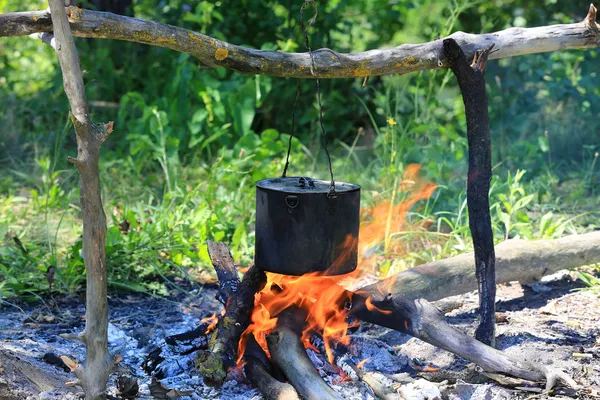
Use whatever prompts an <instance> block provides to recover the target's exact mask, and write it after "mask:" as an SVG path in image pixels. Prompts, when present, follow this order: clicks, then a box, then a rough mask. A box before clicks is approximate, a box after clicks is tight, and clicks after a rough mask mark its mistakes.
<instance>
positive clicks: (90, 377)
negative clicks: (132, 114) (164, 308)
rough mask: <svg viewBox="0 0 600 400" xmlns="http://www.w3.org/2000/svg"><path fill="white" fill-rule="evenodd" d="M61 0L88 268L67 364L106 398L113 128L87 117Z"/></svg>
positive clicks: (58, 32) (88, 392)
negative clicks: (107, 151) (105, 162)
mask: <svg viewBox="0 0 600 400" xmlns="http://www.w3.org/2000/svg"><path fill="white" fill-rule="evenodd" d="M63 4H64V3H63V0H50V10H51V15H52V25H53V31H54V36H55V40H56V46H55V49H56V53H57V55H58V59H59V61H60V66H61V70H62V75H63V85H64V88H65V93H66V94H67V97H68V99H69V103H70V105H71V110H72V113H71V114H70V117H71V120H72V121H73V125H74V126H75V133H76V135H77V158H69V161H70V162H72V163H73V164H74V165H75V166H76V167H77V169H78V170H79V184H80V197H81V214H82V219H83V259H84V263H85V269H86V286H87V287H86V324H85V329H84V331H83V332H82V333H81V334H79V335H77V338H78V339H80V340H82V341H83V342H84V343H85V344H86V361H85V366H84V365H82V364H77V363H73V362H71V363H70V364H71V365H70V366H71V368H72V370H73V372H74V373H75V375H76V376H77V378H78V379H79V384H80V385H81V386H82V387H83V390H84V392H85V396H86V399H87V400H99V399H105V398H106V394H105V390H106V383H107V381H108V377H109V375H110V374H111V373H112V372H113V371H115V370H116V368H117V367H116V365H115V363H114V361H113V359H112V358H111V356H110V354H109V352H108V302H107V283H106V251H105V245H106V216H105V215H104V210H103V208H102V199H101V191H100V175H99V173H98V159H99V155H100V146H101V145H102V143H103V142H104V141H105V140H106V139H107V137H108V135H109V134H110V133H111V132H112V128H113V125H112V122H110V123H108V124H106V125H95V124H93V123H92V122H91V120H90V116H89V109H88V104H87V98H86V95H85V88H84V86H83V77H82V74H81V67H80V65H79V57H78V55H77V49H76V47H75V43H74V41H73V37H72V35H71V28H70V25H69V21H68V19H67V15H66V13H65V8H64V6H63Z"/></svg>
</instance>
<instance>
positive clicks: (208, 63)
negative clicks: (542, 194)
mask: <svg viewBox="0 0 600 400" xmlns="http://www.w3.org/2000/svg"><path fill="white" fill-rule="evenodd" d="M67 14H68V15H69V21H70V23H71V29H72V31H73V34H74V35H75V36H79V37H87V38H101V39H116V40H126V41H131V42H136V43H143V44H148V45H152V46H159V47H166V48H169V49H172V50H175V51H179V52H183V53H188V54H191V55H192V56H194V57H196V58H197V59H198V60H199V61H200V63H201V64H202V66H205V67H224V68H227V69H230V70H233V71H237V72H241V73H249V74H262V75H271V76H280V77H295V78H313V76H312V74H311V71H310V57H309V55H308V54H307V53H284V52H279V51H265V50H256V49H250V48H246V47H242V46H236V45H233V44H230V43H227V42H224V41H222V40H218V39H215V38H212V37H210V36H206V35H203V34H201V33H197V32H194V31H191V30H188V29H183V28H178V27H175V26H172V25H166V24H161V23H158V22H154V21H147V20H143V19H138V18H130V17H125V16H121V15H115V14H111V13H107V12H99V11H91V10H83V9H81V8H77V7H68V8H67ZM51 31H52V22H51V19H50V14H49V13H48V12H47V11H35V12H18V13H7V14H1V15H0V36H22V35H29V34H33V33H38V32H51ZM449 38H452V39H454V40H456V42H457V43H458V44H459V46H460V47H461V48H462V49H463V51H464V52H465V54H466V56H467V57H469V58H471V57H473V55H474V54H475V52H476V51H477V50H482V49H485V48H489V47H490V46H491V45H494V48H496V49H498V50H497V51H496V52H494V53H492V54H490V57H489V58H490V59H499V58H506V57H514V56H520V55H525V54H533V53H543V52H550V51H556V50H565V49H575V48H579V49H585V48H593V47H597V46H599V45H600V25H598V24H597V23H596V8H595V7H594V6H593V5H590V11H589V13H588V15H587V17H586V18H585V19H584V20H583V21H582V22H579V23H572V24H560V25H551V26H542V27H537V28H509V29H505V30H503V31H499V32H495V33H488V34H479V35H476V34H468V33H464V32H456V33H453V34H452V35H450V36H449ZM442 42H443V40H442V39H438V40H434V41H432V42H428V43H422V44H403V45H400V46H397V47H394V48H389V49H379V50H369V51H363V52H359V53H347V54H342V53H337V52H335V51H333V50H330V49H319V50H315V51H314V52H313V55H314V61H315V65H316V66H317V68H316V72H317V74H318V76H319V77H322V78H352V77H364V76H373V75H385V74H405V73H408V72H414V71H421V70H427V69H438V68H443V67H447V66H448V64H447V61H446V58H445V56H444V51H443V47H442Z"/></svg>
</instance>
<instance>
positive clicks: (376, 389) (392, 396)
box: [346, 361, 399, 400]
mask: <svg viewBox="0 0 600 400" xmlns="http://www.w3.org/2000/svg"><path fill="white" fill-rule="evenodd" d="M346 365H348V367H350V368H352V370H353V371H354V373H355V374H356V375H357V376H358V378H359V379H360V380H361V381H363V382H364V383H365V384H366V385H367V386H369V387H370V388H371V389H372V390H373V393H375V396H377V397H378V398H379V399H381V400H398V399H399V396H398V393H397V392H396V391H395V390H394V389H393V387H392V386H391V385H386V384H385V383H384V382H382V380H381V379H378V377H377V376H376V375H374V374H373V373H371V372H365V371H363V370H362V369H361V368H359V367H358V366H357V365H356V364H354V363H351V362H348V361H346ZM388 379H389V378H388Z"/></svg>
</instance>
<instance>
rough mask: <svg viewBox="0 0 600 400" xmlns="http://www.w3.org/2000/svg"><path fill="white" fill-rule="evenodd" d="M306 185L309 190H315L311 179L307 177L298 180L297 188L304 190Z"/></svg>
mask: <svg viewBox="0 0 600 400" xmlns="http://www.w3.org/2000/svg"><path fill="white" fill-rule="evenodd" d="M307 184H308V187H309V188H311V189H314V188H315V182H314V181H313V180H312V179H310V178H309V177H304V176H301V177H300V179H298V186H299V187H301V188H305V187H306V185H307Z"/></svg>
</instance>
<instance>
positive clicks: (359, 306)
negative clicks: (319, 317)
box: [350, 292, 577, 389]
mask: <svg viewBox="0 0 600 400" xmlns="http://www.w3.org/2000/svg"><path fill="white" fill-rule="evenodd" d="M358 293H360V292H358ZM358 293H354V295H353V297H352V308H351V310H350V313H351V314H352V315H353V316H355V317H357V318H358V319H360V320H363V321H367V322H371V323H374V324H377V325H381V326H385V327H387V328H391V329H395V330H397V331H400V332H403V333H406V334H408V335H411V336H413V337H416V338H418V339H421V340H423V341H424V342H427V343H429V344H432V345H434V346H437V347H439V348H441V349H444V350H447V351H449V352H451V353H453V354H455V355H458V356H460V357H462V358H465V359H467V360H469V361H471V362H473V363H475V364H477V365H479V366H480V367H482V368H483V370H485V371H487V372H499V373H503V374H506V375H510V376H513V377H517V378H521V379H526V380H530V381H536V382H540V381H546V388H547V389H550V388H552V387H553V386H554V385H555V384H556V383H557V382H558V381H561V382H563V383H565V384H567V385H569V386H571V387H575V386H577V385H576V383H575V382H574V381H573V379H571V378H570V377H569V376H568V375H566V374H565V373H563V372H561V371H560V370H557V369H554V368H552V367H549V366H546V365H541V364H536V363H533V362H529V361H526V360H524V359H522V358H520V357H515V356H512V355H509V354H507V353H504V352H502V351H500V350H496V349H494V348H493V347H490V346H487V345H485V344H484V343H481V342H480V341H478V340H476V339H474V338H472V337H470V336H468V335H467V334H465V333H463V332H461V331H459V330H458V329H456V328H454V327H452V326H450V325H449V324H448V323H447V322H446V321H444V318H443V315H442V314H441V312H440V311H439V310H438V309H437V308H436V307H434V306H433V305H432V304H431V303H429V302H428V301H426V300H423V299H417V300H413V299H408V298H405V297H402V296H400V295H397V296H394V295H388V296H386V297H385V298H383V300H371V301H370V302H369V304H368V305H367V298H365V297H364V296H363V295H361V294H358Z"/></svg>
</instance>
